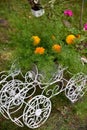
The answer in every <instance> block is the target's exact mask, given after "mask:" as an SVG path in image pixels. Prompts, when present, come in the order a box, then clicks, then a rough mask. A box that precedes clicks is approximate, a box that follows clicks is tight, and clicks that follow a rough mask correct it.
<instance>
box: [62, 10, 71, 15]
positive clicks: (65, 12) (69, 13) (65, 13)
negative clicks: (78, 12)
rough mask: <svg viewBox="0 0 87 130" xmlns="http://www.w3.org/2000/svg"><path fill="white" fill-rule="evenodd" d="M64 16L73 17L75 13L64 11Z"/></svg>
mask: <svg viewBox="0 0 87 130" xmlns="http://www.w3.org/2000/svg"><path fill="white" fill-rule="evenodd" d="M64 15H66V16H73V12H72V10H65V11H64Z"/></svg>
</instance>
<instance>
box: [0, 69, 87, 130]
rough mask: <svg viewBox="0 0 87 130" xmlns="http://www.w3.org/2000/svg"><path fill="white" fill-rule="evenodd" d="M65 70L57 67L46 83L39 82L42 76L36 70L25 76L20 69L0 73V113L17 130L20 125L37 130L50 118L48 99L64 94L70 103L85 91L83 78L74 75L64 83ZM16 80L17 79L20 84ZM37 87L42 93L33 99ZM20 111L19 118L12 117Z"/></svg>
mask: <svg viewBox="0 0 87 130" xmlns="http://www.w3.org/2000/svg"><path fill="white" fill-rule="evenodd" d="M66 69H67V68H62V67H58V70H57V71H56V73H54V74H53V75H52V78H51V79H49V81H48V82H43V79H44V76H43V75H42V74H40V73H39V72H38V68H37V67H35V70H34V71H33V70H32V71H28V72H26V74H25V75H23V74H22V72H21V70H20V69H19V70H14V71H9V72H10V73H7V72H5V71H2V72H0V85H1V86H2V88H1V90H0V113H1V114H2V115H3V116H4V117H5V118H6V119H10V120H11V121H12V122H14V123H15V124H16V125H18V126H20V127H24V124H25V125H26V126H27V127H29V128H31V129H35V128H38V127H40V126H41V125H42V124H44V123H45V122H46V120H47V119H48V117H49V116H50V113H51V109H52V103H51V98H52V97H54V96H56V95H59V94H60V93H62V92H65V96H66V97H67V98H68V99H69V100H70V101H71V102H72V103H74V102H76V101H77V100H78V99H79V98H81V97H82V96H83V95H84V94H85V92H86V91H87V75H85V74H83V73H78V74H76V75H74V76H72V77H71V78H70V79H69V80H66V79H65V78H64V75H63V74H64V71H65V70H66ZM16 76H21V78H22V79H23V81H21V80H20V79H17V77H16ZM37 86H38V87H39V89H41V90H42V92H41V94H40V95H36V96H34V93H35V92H36V89H37ZM26 99H28V100H26ZM29 99H30V100H29ZM24 105H25V107H24V109H23V106H24ZM21 110H23V113H22V114H21V115H15V113H17V112H18V111H21Z"/></svg>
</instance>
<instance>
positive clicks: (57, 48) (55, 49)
mask: <svg viewBox="0 0 87 130" xmlns="http://www.w3.org/2000/svg"><path fill="white" fill-rule="evenodd" d="M52 49H53V50H54V51H55V52H61V46H60V45H58V44H54V45H53V46H52Z"/></svg>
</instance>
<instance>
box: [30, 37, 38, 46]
mask: <svg viewBox="0 0 87 130" xmlns="http://www.w3.org/2000/svg"><path fill="white" fill-rule="evenodd" d="M32 39H33V44H34V45H38V44H39V43H40V38H39V37H38V36H32Z"/></svg>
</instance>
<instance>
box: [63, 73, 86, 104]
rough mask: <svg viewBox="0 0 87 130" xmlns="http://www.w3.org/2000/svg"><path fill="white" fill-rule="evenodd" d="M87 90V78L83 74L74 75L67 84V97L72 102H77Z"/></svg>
mask: <svg viewBox="0 0 87 130" xmlns="http://www.w3.org/2000/svg"><path fill="white" fill-rule="evenodd" d="M86 88H87V76H85V75H84V74H83V73H78V74H76V75H74V76H73V77H72V78H71V79H70V80H69V81H68V83H67V85H66V89H65V95H66V97H67V98H68V99H69V100H70V101H71V102H73V103H74V102H76V101H77V100H78V99H79V98H80V97H82V96H83V95H84V93H85V92H86V90H87V89H86Z"/></svg>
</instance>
